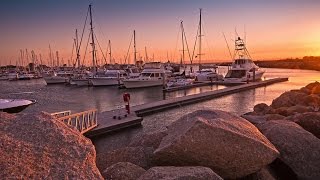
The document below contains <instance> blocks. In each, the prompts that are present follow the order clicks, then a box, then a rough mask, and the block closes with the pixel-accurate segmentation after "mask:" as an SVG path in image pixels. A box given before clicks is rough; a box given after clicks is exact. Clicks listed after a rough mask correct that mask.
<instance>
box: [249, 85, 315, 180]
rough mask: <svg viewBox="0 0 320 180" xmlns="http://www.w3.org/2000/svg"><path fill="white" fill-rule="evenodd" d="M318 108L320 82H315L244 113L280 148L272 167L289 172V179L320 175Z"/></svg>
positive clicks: (310, 177) (313, 177) (309, 177)
mask: <svg viewBox="0 0 320 180" xmlns="http://www.w3.org/2000/svg"><path fill="white" fill-rule="evenodd" d="M319 107H320V83H319V82H314V83H311V84H308V85H307V86H306V87H303V88H301V89H299V90H291V91H288V92H285V93H283V94H282V95H280V96H279V97H278V98H276V99H274V100H273V102H272V104H271V105H270V106H268V105H266V104H257V105H256V106H255V107H254V111H253V112H250V113H247V114H245V115H243V117H244V118H246V119H247V120H249V121H250V122H251V123H253V124H255V125H256V127H257V128H258V129H259V130H260V131H261V132H262V133H263V134H264V135H265V136H266V137H267V138H268V139H269V140H270V141H271V143H272V144H273V145H274V146H275V147H276V148H277V149H278V150H279V152H280V156H279V158H278V159H277V160H276V161H275V162H274V163H273V164H272V166H274V167H276V168H278V169H283V171H286V174H287V175H288V176H287V177H286V178H289V176H290V179H292V178H293V177H295V178H297V179H319V178H320V111H319V110H320V109H319ZM280 173H281V172H280Z"/></svg>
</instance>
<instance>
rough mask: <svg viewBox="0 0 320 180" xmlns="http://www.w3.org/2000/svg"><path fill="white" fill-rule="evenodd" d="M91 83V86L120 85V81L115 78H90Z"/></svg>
mask: <svg viewBox="0 0 320 180" xmlns="http://www.w3.org/2000/svg"><path fill="white" fill-rule="evenodd" d="M90 80H91V83H92V85H93V86H116V85H122V84H123V82H122V80H118V79H117V78H115V79H111V78H101V77H97V78H91V79H90Z"/></svg>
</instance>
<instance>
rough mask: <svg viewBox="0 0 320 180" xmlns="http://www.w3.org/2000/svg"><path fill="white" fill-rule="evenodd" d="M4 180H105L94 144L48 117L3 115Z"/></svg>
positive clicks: (0, 166) (0, 162) (1, 162)
mask: <svg viewBox="0 0 320 180" xmlns="http://www.w3.org/2000/svg"><path fill="white" fill-rule="evenodd" d="M0 117H1V120H0V139H1V144H0V154H1V156H0V177H1V178H2V179H3V178H4V179H6V178H9V179H17V178H18V179H102V176H101V174H100V172H99V170H98V168H97V167H96V164H95V161H96V152H95V148H94V146H93V144H92V143H91V141H90V140H89V139H87V138H85V137H84V136H82V135H81V134H80V133H79V132H77V131H75V130H72V129H70V128H68V127H67V126H66V125H65V124H64V123H62V122H57V121H54V120H52V119H51V118H49V117H48V116H45V115H32V114H25V115H24V114H19V115H16V116H12V115H7V114H4V113H1V112H0Z"/></svg>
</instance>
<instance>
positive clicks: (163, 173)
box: [138, 166, 222, 180]
mask: <svg viewBox="0 0 320 180" xmlns="http://www.w3.org/2000/svg"><path fill="white" fill-rule="evenodd" d="M155 179H157V180H184V179H186V180H209V179H210V180H222V178H221V177H220V176H218V175H217V174H216V173H214V172H213V171H212V170H211V169H210V168H207V167H173V166H171V167H170V166H169V167H153V168H151V169H149V170H148V171H147V172H146V173H145V174H143V175H142V176H141V177H140V178H139V179H138V180H155Z"/></svg>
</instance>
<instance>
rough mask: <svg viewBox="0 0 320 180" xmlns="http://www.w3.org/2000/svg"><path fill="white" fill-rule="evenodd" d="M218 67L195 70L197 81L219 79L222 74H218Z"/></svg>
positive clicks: (221, 77)
mask: <svg viewBox="0 0 320 180" xmlns="http://www.w3.org/2000/svg"><path fill="white" fill-rule="evenodd" d="M217 69H218V67H217V66H213V67H212V68H205V69H201V70H199V71H197V72H196V81H197V82H208V81H219V80H222V79H223V76H222V75H220V74H218V72H217Z"/></svg>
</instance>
